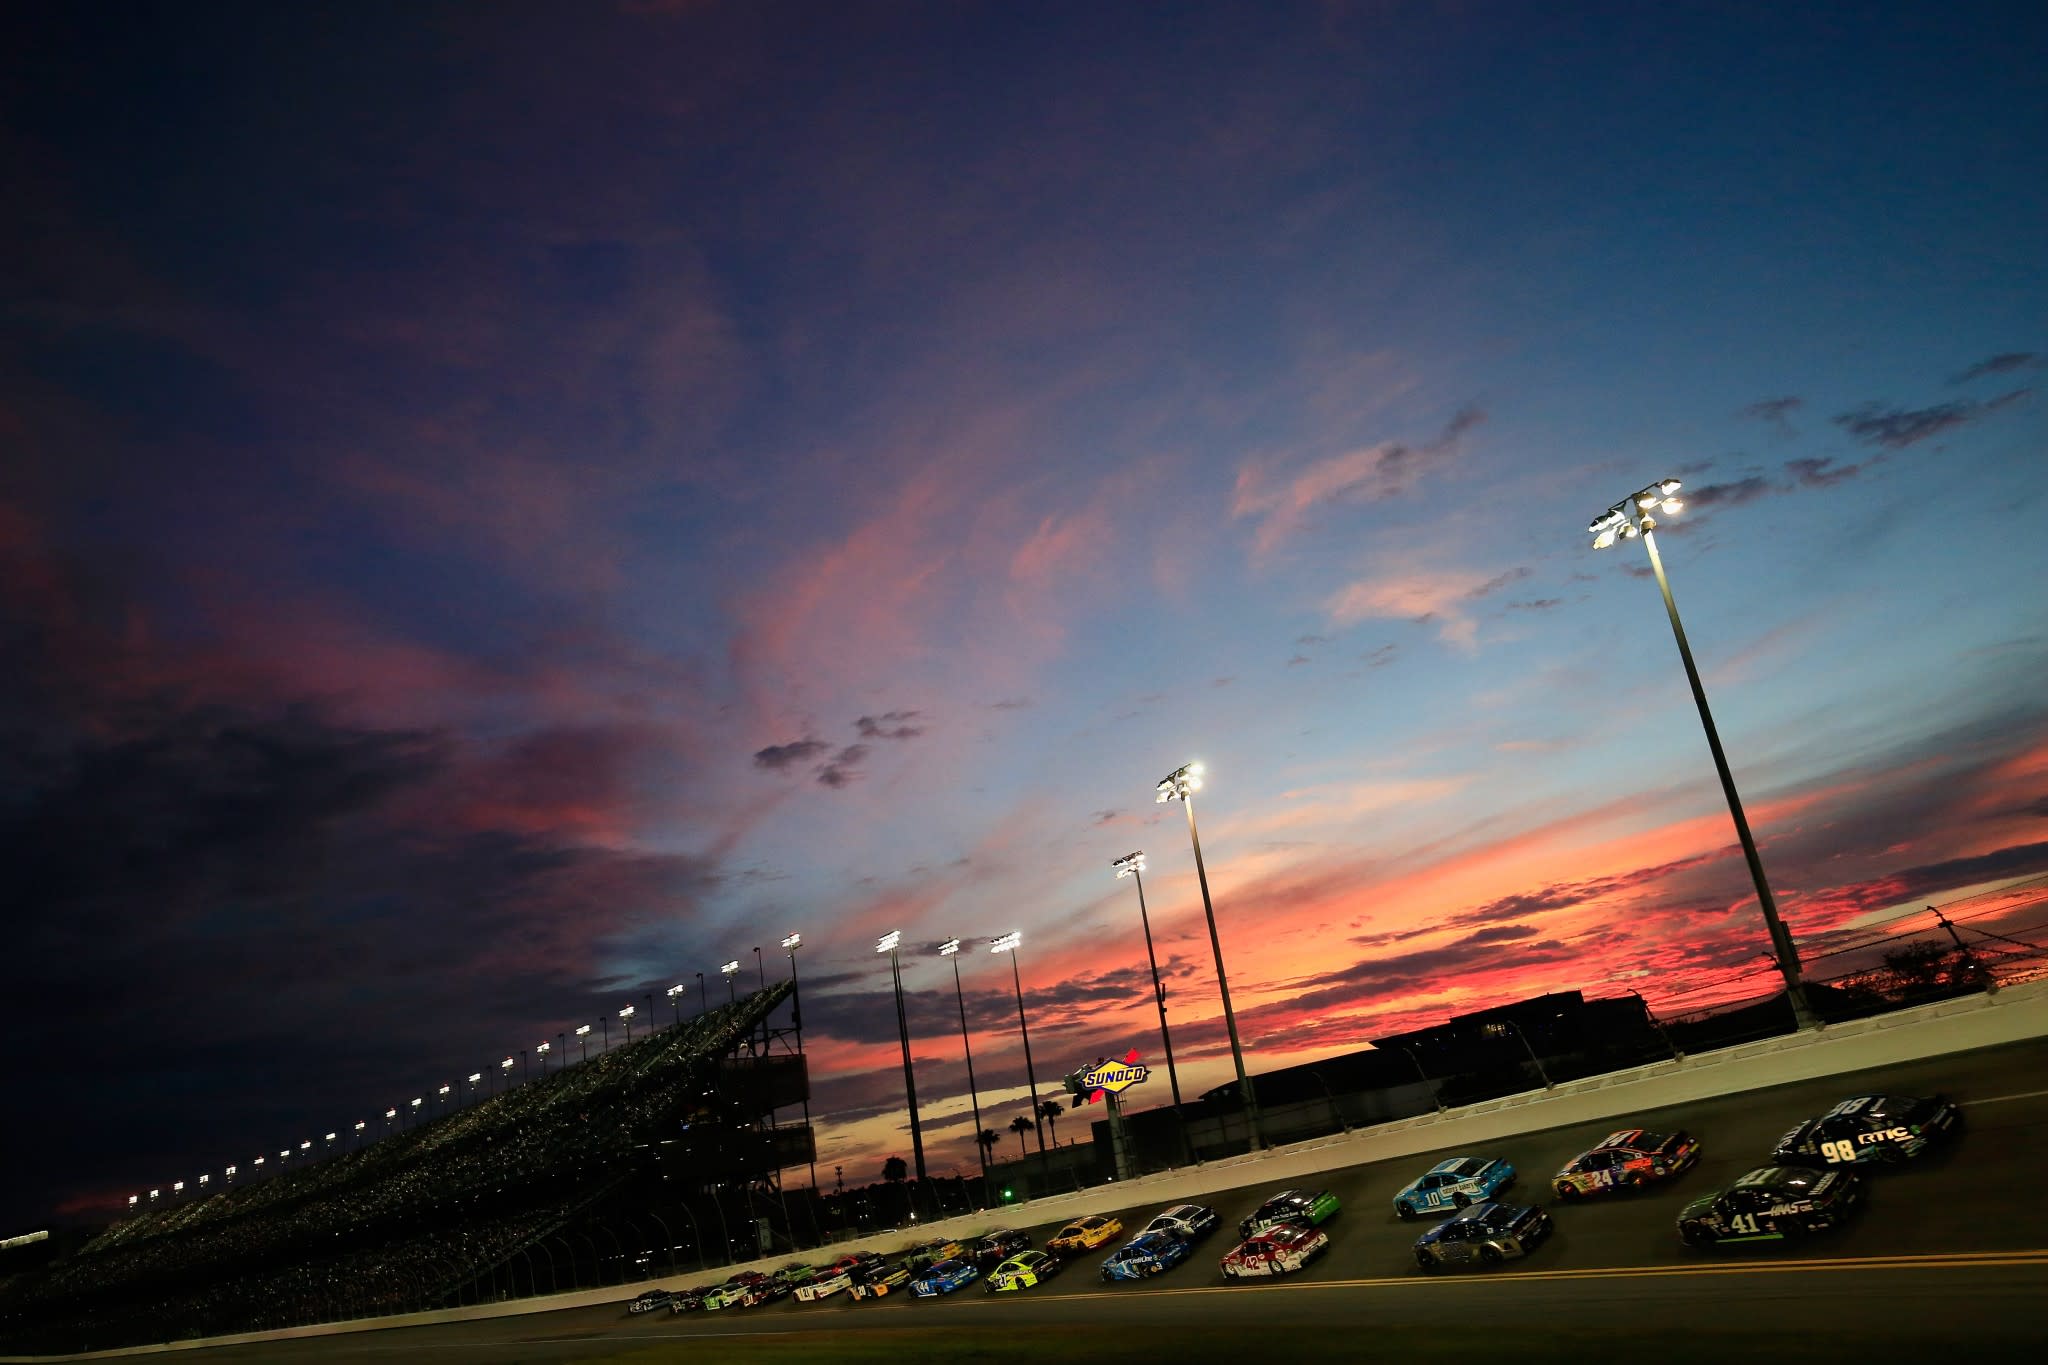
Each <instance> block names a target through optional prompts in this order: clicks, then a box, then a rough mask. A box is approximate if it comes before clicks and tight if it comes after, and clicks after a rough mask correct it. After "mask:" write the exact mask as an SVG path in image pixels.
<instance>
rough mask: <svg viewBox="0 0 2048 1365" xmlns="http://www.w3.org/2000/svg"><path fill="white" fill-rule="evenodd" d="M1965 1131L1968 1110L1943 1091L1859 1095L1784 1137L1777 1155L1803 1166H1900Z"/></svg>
mask: <svg viewBox="0 0 2048 1365" xmlns="http://www.w3.org/2000/svg"><path fill="white" fill-rule="evenodd" d="M1962 1130H1963V1111H1962V1110H1961V1109H1960V1108H1958V1107H1957V1106H1956V1104H1955V1103H1954V1102H1953V1101H1951V1100H1948V1099H1944V1098H1943V1097H1942V1096H1940V1095H1936V1096H1934V1097H1933V1098H1932V1099H1922V1100H1916V1099H1902V1098H1901V1097H1899V1096H1897V1095H1858V1096H1857V1097H1856V1098H1855V1099H1852V1100H1843V1101H1842V1102H1841V1103H1840V1104H1838V1105H1836V1106H1835V1107H1834V1108H1832V1109H1830V1110H1828V1112H1827V1113H1825V1114H1823V1115H1821V1116H1820V1117H1819V1118H1817V1119H1808V1120H1807V1121H1806V1122H1804V1123H1802V1124H1800V1125H1799V1126H1798V1127H1797V1128H1794V1129H1793V1130H1792V1131H1791V1132H1789V1133H1787V1134H1785V1136H1783V1137H1781V1138H1779V1139H1778V1147H1777V1150H1776V1151H1775V1152H1773V1153H1772V1154H1771V1159H1772V1160H1774V1161H1778V1162H1781V1163H1785V1164H1788V1165H1803V1166H1878V1165H1895V1164H1897V1163H1899V1162H1903V1161H1908V1160H1911V1159H1912V1158H1913V1157H1916V1156H1920V1155H1922V1154H1923V1153H1925V1152H1927V1151H1928V1150H1930V1149H1931V1148H1933V1147H1935V1146H1937V1145H1938V1144H1941V1143H1944V1142H1947V1141H1949V1140H1950V1139H1952V1138H1954V1137H1955V1136H1956V1135H1957V1134H1959V1133H1961V1132H1962Z"/></svg>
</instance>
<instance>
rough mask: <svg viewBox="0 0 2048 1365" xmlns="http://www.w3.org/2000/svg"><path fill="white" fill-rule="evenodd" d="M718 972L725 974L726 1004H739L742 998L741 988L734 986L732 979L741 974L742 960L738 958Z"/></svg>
mask: <svg viewBox="0 0 2048 1365" xmlns="http://www.w3.org/2000/svg"><path fill="white" fill-rule="evenodd" d="M718 970H719V971H721V972H724V973H725V996H726V1003H727V1004H734V1003H737V1002H738V1000H739V998H740V997H739V987H737V986H735V985H733V984H732V979H733V978H734V977H736V976H738V975H739V974H740V960H739V959H738V958H734V959H733V960H732V961H730V962H728V963H726V964H725V965H724V966H723V967H720V968H719V969H718Z"/></svg>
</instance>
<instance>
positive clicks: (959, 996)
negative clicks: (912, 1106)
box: [939, 938, 988, 1199]
mask: <svg viewBox="0 0 2048 1365" xmlns="http://www.w3.org/2000/svg"><path fill="white" fill-rule="evenodd" d="M939 956H940V957H950V958H952V959H953V999H954V1000H955V1001H956V1002H957V1003H958V1004H959V1006H960V1051H961V1053H962V1054H963V1055H964V1056H965V1057H966V1058H967V1099H968V1102H969V1103H970V1104H972V1105H973V1106H974V1150H975V1151H976V1152H978V1153H980V1155H981V1194H982V1198H984V1199H986V1198H987V1197H988V1148H986V1147H984V1146H982V1145H981V1092H980V1091H979V1090H977V1089H976V1088H975V1085H974V1045H973V1044H972V1043H970V1042H968V1040H967V992H966V991H965V990H964V989H963V988H962V987H961V985H960V940H959V939H957V938H949V939H947V940H946V941H945V942H944V943H941V944H940V945H939Z"/></svg>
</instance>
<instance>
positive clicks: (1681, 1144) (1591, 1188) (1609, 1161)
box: [1550, 1128, 1700, 1199]
mask: <svg viewBox="0 0 2048 1365" xmlns="http://www.w3.org/2000/svg"><path fill="white" fill-rule="evenodd" d="M1699 1159H1700V1144H1699V1141H1698V1139H1696V1138H1694V1137H1693V1135H1692V1134H1690V1133H1688V1132H1686V1131H1685V1130H1684V1129H1683V1128H1677V1129H1673V1130H1672V1131H1671V1132H1669V1133H1652V1132H1648V1131H1646V1130H1644V1129H1641V1128H1624V1129H1622V1130H1621V1131H1619V1132H1615V1133H1609V1134H1608V1135H1607V1136H1606V1137H1604V1138H1602V1139H1601V1140H1600V1142H1599V1144H1598V1145H1597V1146H1594V1147H1591V1148H1588V1149H1587V1150H1586V1151H1583V1152H1581V1153H1579V1154H1578V1155H1577V1156H1575V1157H1573V1158H1572V1159H1571V1160H1570V1161H1569V1162H1567V1163H1566V1164H1565V1166H1564V1169H1562V1170H1560V1171H1559V1172H1558V1173H1557V1174H1556V1175H1554V1176H1552V1177H1551V1178H1550V1183H1551V1186H1552V1187H1553V1188H1554V1189H1555V1190H1556V1191H1557V1197H1558V1198H1559V1199H1578V1198H1580V1197H1582V1196H1584V1195H1589V1194H1602V1193H1611V1192H1612V1191H1615V1190H1624V1189H1626V1190H1636V1189H1641V1188H1643V1187H1644V1186H1646V1185H1651V1184H1654V1183H1656V1182H1657V1181H1660V1180H1669V1179H1670V1178H1671V1177H1673V1176H1675V1175H1678V1174H1679V1173H1681V1172H1683V1171H1687V1170H1690V1169H1691V1168H1692V1167H1693V1166H1694V1165H1695V1164H1696V1163H1697V1162H1698V1161H1699Z"/></svg>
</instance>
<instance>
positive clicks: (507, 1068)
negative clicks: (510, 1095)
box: [498, 1057, 513, 1090]
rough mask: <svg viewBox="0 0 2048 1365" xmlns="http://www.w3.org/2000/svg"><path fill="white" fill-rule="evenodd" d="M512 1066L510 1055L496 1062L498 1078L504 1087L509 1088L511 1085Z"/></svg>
mask: <svg viewBox="0 0 2048 1365" xmlns="http://www.w3.org/2000/svg"><path fill="white" fill-rule="evenodd" d="M512 1067H513V1061H512V1059H511V1058H510V1057H507V1058H506V1059H505V1060H504V1061H502V1062H499V1063H498V1079H499V1081H500V1082H502V1083H503V1085H504V1087H505V1088H506V1089H508V1090H509V1089H510V1088H511V1085H512Z"/></svg>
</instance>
